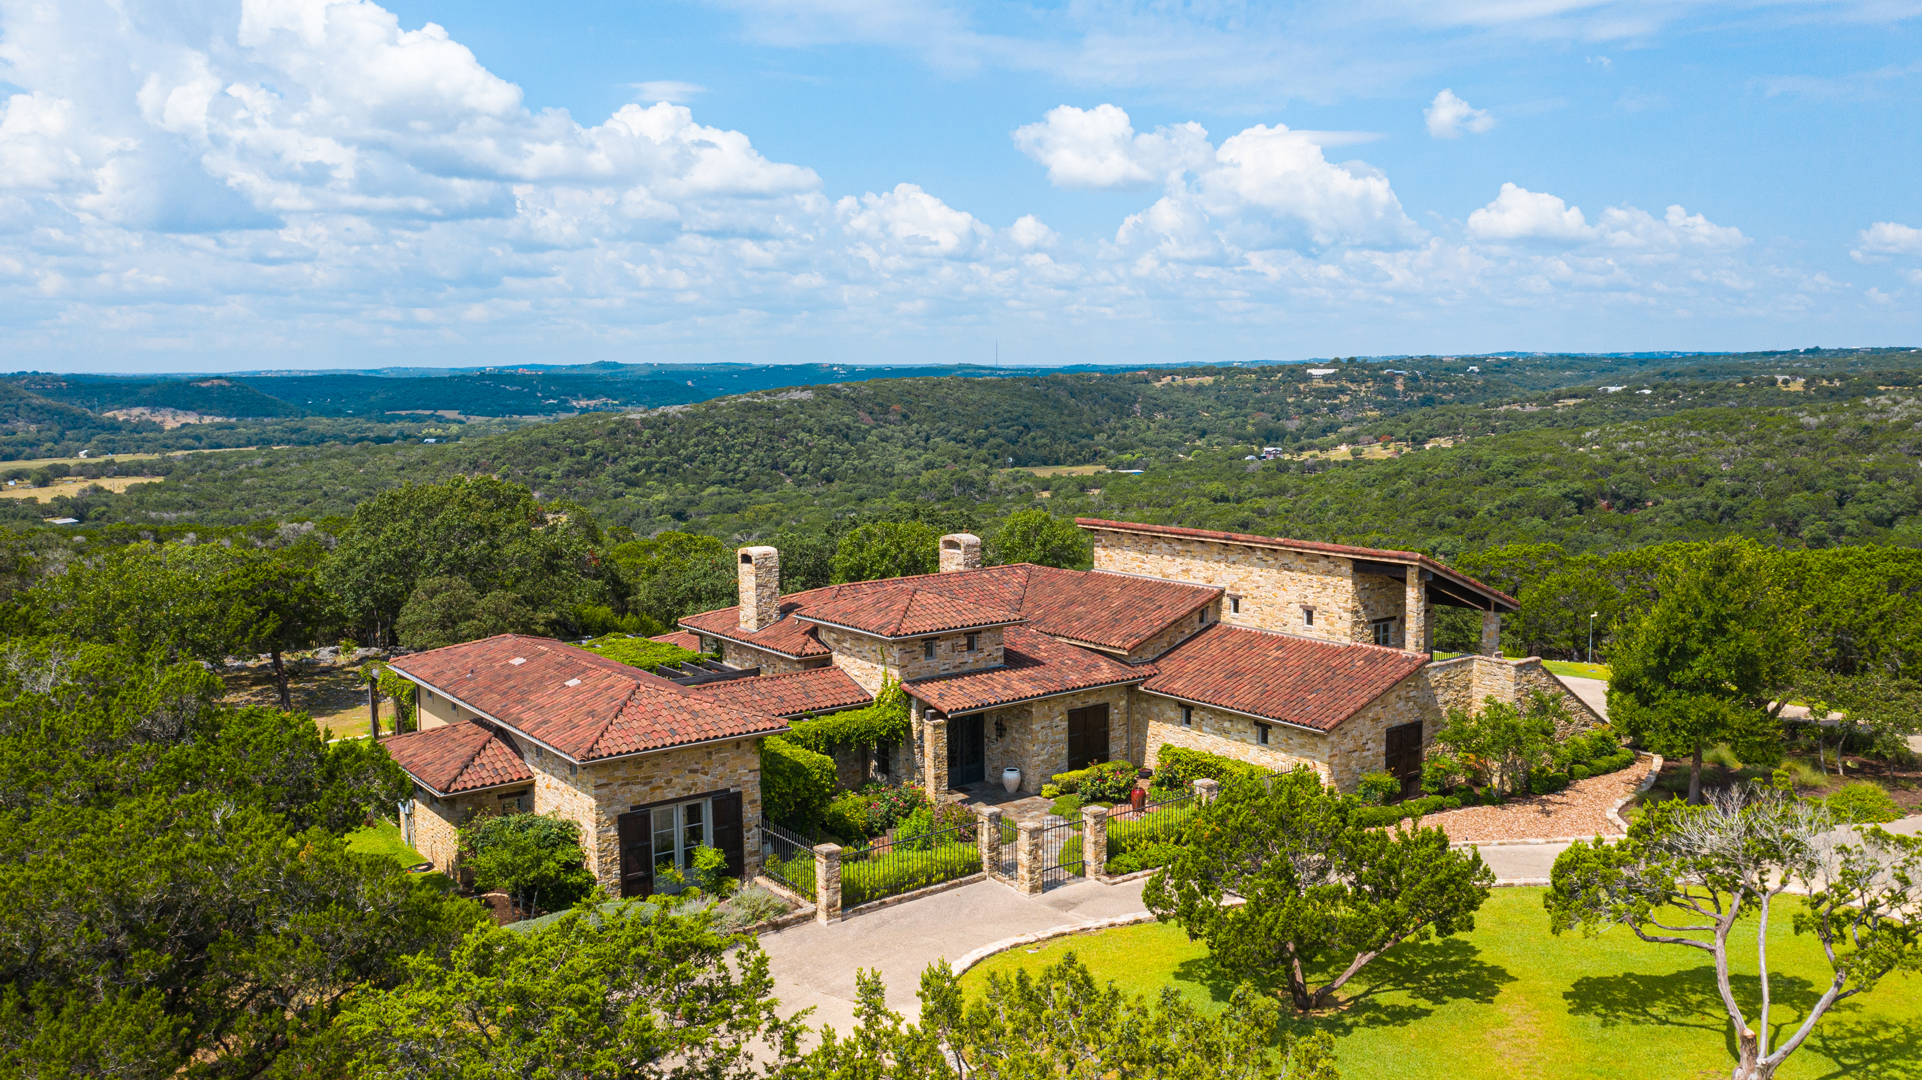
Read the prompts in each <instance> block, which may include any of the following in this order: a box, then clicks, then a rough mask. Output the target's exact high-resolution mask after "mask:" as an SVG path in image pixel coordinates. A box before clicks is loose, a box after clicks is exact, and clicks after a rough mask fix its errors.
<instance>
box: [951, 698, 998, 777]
mask: <svg viewBox="0 0 1922 1080" xmlns="http://www.w3.org/2000/svg"><path fill="white" fill-rule="evenodd" d="M985 736H986V732H985V731H984V730H983V728H982V724H981V714H980V713H975V714H974V715H973V716H957V717H954V718H953V719H951V720H949V721H948V786H950V787H961V786H963V785H966V784H978V783H980V782H981V781H983V780H985V779H987V772H986V768H985V763H986V761H987V758H988V748H987V742H986V738H985Z"/></svg>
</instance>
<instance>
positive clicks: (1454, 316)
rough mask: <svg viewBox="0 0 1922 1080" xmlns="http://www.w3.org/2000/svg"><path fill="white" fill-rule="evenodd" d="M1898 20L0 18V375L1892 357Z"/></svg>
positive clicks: (1679, 7)
mask: <svg viewBox="0 0 1922 1080" xmlns="http://www.w3.org/2000/svg"><path fill="white" fill-rule="evenodd" d="M1919 28H1922V0H1869V2H1861V3H1823V4H1815V3H1797V2H1793V0H1778V2H1760V3H1712V2H1698V3H1688V2H1666V3H1643V2H1618V3H1579V2H1574V0H1430V2H1426V3H1412V2H1407V3H1403V2H1394V0H1359V2H1357V0H1348V2H1343V3H1325V4H1323V3H1302V4H1294V5H1242V4H1235V3H1232V2H1219V3H1191V4H1179V3H1161V4H1155V3H1142V4H1127V3H1105V2H1098V0H1085V2H1071V3H1065V4H1057V5H1013V4H989V5H961V4H942V3H934V2H922V0H894V2H890V3H876V2H869V0H801V2H787V3H770V2H757V0H732V2H724V3H662V4H584V3H573V2H558V3H553V2H551V3H548V4H543V5H528V4H524V3H523V4H506V3H494V2H472V0H470V2H466V3H462V4H457V5H456V4H448V3H445V2H443V0H389V2H388V3H386V4H385V5H384V6H383V5H377V4H373V3H365V2H360V3H355V2H337V3H330V2H327V0H244V2H212V0H201V2H180V0H176V2H173V3H167V4H159V3H147V2H143V0H126V2H123V3H116V4H107V3H99V2H96V0H67V2H63V3H61V4H58V5H46V4H27V3H12V2H0V80H4V85H3V86H0V93H4V94H5V95H6V96H7V101H6V111H5V114H4V116H0V293H3V294H4V303H0V342H3V343H4V346H5V348H6V349H7V352H8V353H9V354H10V355H11V356H12V357H13V361H12V363H10V364H9V365H7V366H9V367H12V368H42V369H54V370H59V369H89V370H123V371H140V370H150V371H159V370H213V369H221V368H252V367H300V366H379V365H391V364H462V365H465V364H475V363H502V362H515V361H520V362H549V363H552V362H566V361H571V360H600V359H612V360H629V361H642V360H646V361H675V360H685V361H711V360H733V361H746V362H781V361H789V360H792V361H820V360H837V361H852V362H875V363H881V362H886V363H904V362H905V363H913V362H943V363H947V362H956V361H965V360H986V359H988V358H989V357H990V356H991V355H992V351H993V348H994V344H995V343H996V342H997V341H998V342H999V343H1000V348H1001V355H1002V357H1003V358H1004V359H1005V360H1009V361H1015V362H1021V363H1052V362H1060V363H1084V362H1125V363H1135V362H1154V361H1192V360H1236V359H1259V358H1276V359H1287V358H1294V357H1303V356H1314V355H1321V356H1327V355H1353V354H1375V353H1395V352H1439V353H1446V352H1473V351H1486V350H1496V349H1576V350H1594V351H1615V350H1630V349H1667V348H1675V349H1711V348H1732V349H1749V348H1774V347H1802V346H1807V345H1814V344H1825V345H1848V344H1922V341H1918V340H1917V339H1918V338H1922V333H1918V330H1919V329H1922V328H1919V327H1918V325H1917V324H1918V321H1922V320H1919V319H1918V309H1919V308H1922V185H1919V184H1918V183H1917V181H1916V179H1915V178H1916V176H1917V175H1919V174H1922V170H1918V165H1922V160H1918V159H1919V158H1922V150H1918V147H1922V138H1918V136H1922V131H1919V130H1918V128H1922V108H1918V107H1917V106H1918V104H1919V103H1922V100H1919V99H1922V30H1919Z"/></svg>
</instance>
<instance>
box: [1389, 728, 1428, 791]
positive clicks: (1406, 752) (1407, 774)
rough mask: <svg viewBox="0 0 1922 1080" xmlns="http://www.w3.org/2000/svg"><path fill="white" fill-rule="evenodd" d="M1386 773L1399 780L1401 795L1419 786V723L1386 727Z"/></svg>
mask: <svg viewBox="0 0 1922 1080" xmlns="http://www.w3.org/2000/svg"><path fill="white" fill-rule="evenodd" d="M1387 766H1388V773H1389V775H1391V776H1393V777H1395V778H1396V779H1398V780H1400V781H1401V790H1402V794H1403V795H1409V794H1413V793H1414V791H1415V790H1417V789H1419V788H1420V787H1421V725H1420V724H1418V723H1417V724H1397V725H1396V726H1394V727H1391V728H1389V729H1388V761H1387Z"/></svg>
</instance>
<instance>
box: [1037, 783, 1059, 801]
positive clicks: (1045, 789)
mask: <svg viewBox="0 0 1922 1080" xmlns="http://www.w3.org/2000/svg"><path fill="white" fill-rule="evenodd" d="M1041 797H1042V798H1044V799H1058V798H1060V797H1061V785H1060V784H1043V785H1041Z"/></svg>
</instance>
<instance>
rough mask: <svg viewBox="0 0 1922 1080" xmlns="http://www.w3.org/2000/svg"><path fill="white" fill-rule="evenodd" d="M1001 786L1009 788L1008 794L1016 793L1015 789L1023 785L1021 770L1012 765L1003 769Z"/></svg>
mask: <svg viewBox="0 0 1922 1080" xmlns="http://www.w3.org/2000/svg"><path fill="white" fill-rule="evenodd" d="M1001 786H1002V787H1004V788H1007V789H1008V794H1010V795H1012V794H1014V789H1015V788H1018V787H1020V786H1021V770H1020V769H1017V768H1015V767H1014V766H1012V765H1010V766H1008V767H1007V768H1005V769H1002V770H1001Z"/></svg>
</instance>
